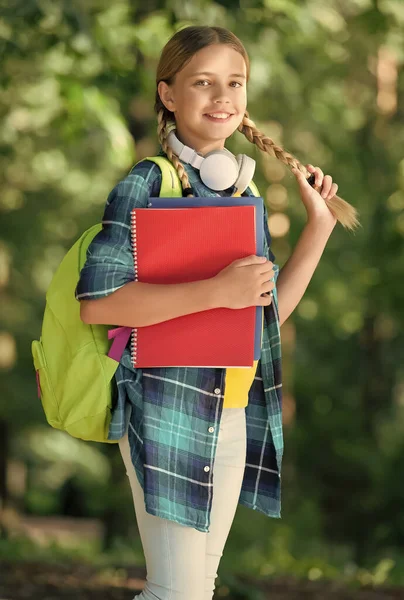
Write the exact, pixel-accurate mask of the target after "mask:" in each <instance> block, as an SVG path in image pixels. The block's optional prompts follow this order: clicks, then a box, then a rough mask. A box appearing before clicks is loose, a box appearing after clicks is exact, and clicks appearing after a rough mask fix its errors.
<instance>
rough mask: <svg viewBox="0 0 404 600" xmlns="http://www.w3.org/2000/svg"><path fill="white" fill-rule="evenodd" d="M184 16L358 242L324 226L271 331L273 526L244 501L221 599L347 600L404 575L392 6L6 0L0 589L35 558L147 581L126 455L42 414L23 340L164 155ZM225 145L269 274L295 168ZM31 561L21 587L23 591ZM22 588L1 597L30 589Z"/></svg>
mask: <svg viewBox="0 0 404 600" xmlns="http://www.w3.org/2000/svg"><path fill="white" fill-rule="evenodd" d="M191 24H215V25H221V26H224V27H227V28H229V29H231V30H232V31H233V32H234V33H235V34H236V35H238V36H239V37H240V39H241V40H242V41H243V43H244V45H245V46H246V48H247V51H248V53H249V56H250V60H251V80H250V83H249V86H248V109H249V112H250V115H251V117H252V119H253V120H254V121H255V122H256V124H257V125H258V127H259V128H260V129H261V130H262V131H264V132H266V133H267V134H268V135H269V136H270V137H271V138H273V139H274V140H275V141H276V142H277V143H279V144H280V145H282V146H283V147H284V148H286V149H287V150H289V151H290V152H292V153H293V154H294V155H295V156H297V157H298V158H299V159H300V160H301V162H303V163H304V164H307V163H311V164H313V165H316V166H320V167H321V169H322V170H323V171H324V172H325V173H329V174H331V175H332V177H333V179H334V181H336V182H337V183H338V185H339V191H338V195H340V196H341V197H343V198H344V199H346V200H347V201H348V202H350V203H352V204H353V205H354V206H355V207H356V208H357V209H358V211H359V215H360V220H361V227H360V228H359V229H358V230H357V231H356V232H355V233H348V232H347V231H345V230H344V229H343V228H342V227H341V226H340V225H338V226H337V227H336V228H335V230H334V232H333V233H332V236H331V238H330V240H329V242H328V244H327V247H326V249H325V252H324V254H323V256H322V259H321V261H320V264H319V266H318V268H317V270H316V272H315V274H314V276H313V279H312V281H311V283H310V285H309V287H308V289H307V291H306V293H305V295H304V297H303V299H302V301H301V302H300V304H299V306H298V307H297V309H296V310H295V312H294V313H293V315H292V316H291V317H290V318H289V320H288V321H287V322H286V323H285V324H284V325H283V327H282V332H281V333H282V342H283V357H284V358H283V365H284V366H283V370H284V388H285V389H284V431H285V446H286V449H285V458H284V467H283V510H282V517H283V518H282V519H281V520H274V519H269V518H267V517H265V516H263V515H261V514H258V513H255V512H254V511H252V510H249V509H247V508H245V507H241V506H239V507H238V510H237V514H236V518H235V521H234V524H233V527H232V530H231V533H230V536H229V538H228V542H227V545H226V548H225V552H224V555H223V558H222V561H221V564H220V569H219V579H218V580H217V584H218V588H217V597H223V598H229V599H230V598H248V599H250V600H261V599H263V598H266V597H274V598H281V597H282V598H283V597H285V598H286V597H288V598H292V597H295V596H293V595H292V594H293V592H292V591H289V595H285V596H281V595H280V594H281V591H280V590H281V587H279V589H278V592H277V593H278V595H276V594H275V595H271V596H269V595H268V596H267V595H266V594H267V592H266V591H265V589H268V590H269V589H270V586H271V585H272V583H273V582H274V581H278V580H279V581H283V582H284V586H285V589H286V587H287V586H288V585H289V584H290V582H291V581H296V582H298V583H296V585H298V586H300V587H299V588H298V589H300V590H302V589H303V587H304V586H313V587H312V588H310V589H312V590H313V591H312V595H309V596H307V597H310V598H315V597H317V596H315V593H316V592H315V590H316V589H317V587H316V585H318V586H320V585H323V586H327V585H330V588H329V590H330V591H329V594H328V595H324V596H321V598H323V597H327V598H328V597H345V596H342V595H341V596H332V594H331V590H334V591H335V589H336V588H335V585H337V584H338V586H342V585H344V586H346V588H347V589H348V588H349V589H351V588H354V589H356V594H357V595H355V596H353V597H355V598H360V597H362V596H359V590H360V588H362V587H363V586H367V588H368V589H371V588H373V587H375V586H376V587H377V589H378V590H379V592H378V593H379V594H382V589H385V586H387V585H393V584H394V585H396V586H404V550H403V543H404V509H403V500H404V477H403V472H404V436H403V433H404V369H403V363H404V332H403V321H404V283H403V266H402V265H403V261H404V249H403V241H404V153H403V148H404V105H403V92H404V89H403V88H404V78H403V69H402V65H403V59H404V34H403V32H404V3H403V2H402V1H401V0H378V1H376V0H330V1H328V2H323V1H322V0H239V1H236V0H221V1H218V0H217V1H212V0H192V2H191V1H190V0H182V1H179V0H167V1H166V2H163V1H160V0H149V1H148V2H139V1H138V0H134V1H132V2H130V1H129V0H114V2H109V1H107V0H71V1H70V2H65V1H62V0H9V1H6V0H2V1H0V57H1V68H0V120H1V126H0V299H1V311H0V497H1V511H2V512H1V526H0V530H1V537H0V560H1V562H2V564H3V566H4V565H7V568H3V570H0V573H2V576H3V584H4V585H5V586H6V585H7V583H4V582H7V581H8V579H7V578H8V577H9V576H10V572H11V571H12V569H13V568H15V565H16V564H18V565H19V568H21V569H23V568H25V569H29V565H30V563H32V561H37V562H38V564H37V567H36V569H37V571H38V572H41V569H43V572H44V573H45V571H46V569H47V568H50V565H52V564H54V565H55V568H56V564H61V563H63V564H64V565H65V567H66V565H76V567H77V565H82V566H83V565H93V566H94V567H96V568H97V569H98V571H97V573H98V574H100V573H101V575H100V577H101V578H103V579H102V581H103V585H104V584H105V585H106V586H110V588H111V589H113V588H114V586H115V588H116V589H115V592H114V593H115V594H118V592H119V590H120V591H121V592H122V596H118V595H115V596H113V595H110V596H109V595H108V594H105V595H104V596H103V597H104V598H107V597H108V598H118V597H119V598H120V597H122V598H131V597H132V596H133V590H134V589H135V588H136V586H137V585H138V584H139V581H140V580H139V581H138V580H137V579H134V575H133V573H134V572H135V571H134V570H133V569H135V568H139V569H140V571H139V573H140V578H141V573H142V569H144V559H143V553H142V549H141V544H140V540H139V536H138V531H137V526H136V520H135V516H134V510H133V504H132V500H131V495H130V491H129V485H128V481H127V478H126V475H125V472H124V468H123V464H122V463H121V459H120V455H119V450H118V448H117V446H115V445H114V446H109V445H102V444H95V443H86V442H81V441H80V440H76V439H73V438H71V437H69V436H67V435H65V434H63V433H62V432H60V431H57V430H53V429H51V428H50V427H49V426H48V425H47V423H46V420H45V417H44V413H43V411H42V407H41V404H40V401H39V400H38V398H37V394H36V383H35V372H34V368H33V364H32V357H31V341H32V340H33V339H38V338H39V335H40V329H41V321H42V316H43V310H44V306H45V293H46V290H47V287H48V285H49V283H50V281H51V278H52V275H53V273H54V272H55V270H56V268H57V266H58V264H59V262H60V261H61V259H62V257H63V256H64V254H65V253H66V251H67V250H68V248H69V247H70V246H71V245H72V244H73V242H74V241H75V240H76V239H77V238H78V237H79V236H80V235H81V233H82V232H83V231H84V230H85V229H86V228H88V227H89V226H90V225H92V224H94V223H96V222H99V221H100V219H101V217H102V213H103V208H104V204H105V200H106V198H107V195H108V193H109V191H110V190H111V189H112V187H113V186H114V185H115V184H116V183H117V181H119V179H121V178H122V177H124V176H125V175H126V173H127V172H128V171H129V169H130V168H131V166H132V165H133V164H134V163H135V162H136V161H138V160H140V159H141V158H143V157H144V156H147V155H152V154H156V152H157V149H158V143H157V137H156V119H155V115H154V113H153V103H154V93H155V69H156V65H157V61H158V57H159V54H160V51H161V49H162V47H163V46H164V44H165V43H166V42H167V41H168V39H169V37H170V36H171V35H172V34H173V33H174V32H175V31H176V30H177V29H178V28H180V27H182V26H185V25H191ZM228 148H229V149H230V150H232V151H233V152H235V153H239V152H240V153H242V152H245V153H248V154H250V155H251V156H252V157H253V158H254V159H255V160H256V161H257V170H256V176H255V182H256V183H257V185H258V187H259V189H260V191H261V194H262V196H263V197H264V198H265V201H266V204H267V207H268V211H269V215H270V216H269V228H270V231H271V234H272V237H273V248H272V249H273V251H274V253H275V255H276V261H277V263H279V265H280V266H282V265H283V264H284V263H285V262H286V260H287V258H288V256H289V255H290V253H291V252H292V251H293V248H294V246H295V244H296V241H297V239H298V237H299V235H300V233H301V231H302V229H303V227H304V225H305V211H304V208H303V205H302V203H301V201H300V198H299V194H298V186H297V183H296V180H295V178H294V176H293V175H292V174H291V173H290V171H289V170H288V169H287V168H285V167H284V166H283V165H282V164H281V163H280V162H279V161H277V160H276V159H274V158H269V157H267V156H264V155H263V154H262V153H261V152H260V151H259V150H258V149H257V148H256V147H255V146H253V145H251V144H250V143H249V142H248V141H247V140H246V139H245V138H244V136H242V135H241V134H239V133H237V132H236V133H235V134H234V135H233V136H232V138H230V139H229V141H228ZM13 565H14V566H13ZM24 565H25V567H24ZM41 565H42V566H41ZM89 568H90V567H89ZM72 569H73V570H74V567H72ZM100 569H101V571H100ZM131 569H132V571H131ZM76 571H77V569H76ZM27 572H28V571H27ZM27 572H25V571H24V570H22V571H21V573H22V575H21V578H22V580H24V578H26V579H27V581H29V582H30V583H31V585H33V581H34V579H33V576H32V575H31V576H29V575H27ZM46 572H47V573H48V571H46ZM66 572H67V571H66ZM49 573H50V572H49ZM128 573H129V574H130V573H132V578H131V579H130V577H129V575H128ZM66 576H67V575H66ZM0 577H1V575H0ZM51 577H52V576H51V574H48V575H46V577H45V576H44V580H46V581H47V582H49V581H50V579H51ZM63 577H64V575H63ZM248 578H250V580H249V581H250V583H249V584H248V585H247V584H246V583H245V582H246V581H247V580H248ZM279 578H281V579H279ZM79 579H80V578H79ZM89 580H90V578H89V577H87V576H86V577H83V578H82V580H81V582H80V581H79V582H78V583H77V590H84V589H86V590H87V587H86V586H88V585H89V583H88V582H89ZM134 581H135V583H133V582H134ZM251 581H252V582H253V583H251ZM128 582H132V583H131V584H129V583H128ZM136 582H137V583H136ZM243 582H244V583H243ZM42 583H43V581H42ZM10 585H11V584H10ZM40 585H42V584H41V583H37V586H40ZM55 585H56V584H55ZM94 585H95V584H94ZM139 585H140V584H139ZM279 585H281V584H279ZM265 586H267V588H265ZM332 586H334V587H332ZM378 586H380V587H378ZM17 587H18V586H17V584H15V585H14V588H13V589H14V594H15V595H14V596H11V593H12V592H10V591H9V589H8V588H7V593H8V595H7V599H12V600H14V598H17V597H18V598H19V597H21V598H22V597H25V596H18V593H17ZM56 587H57V586H56ZM56 587H55V589H56ZM4 589H6V588H4ZM35 589H39V587H37V588H35V586H34V587H33V588H32V594H31V596H30V597H32V598H34V596H35ZM288 589H289V588H288ZM296 589H297V588H296ZM304 589H306V588H304ZM319 589H320V588H319ZM324 589H326V588H324ZM338 589H342V587H341V588H340V587H338ZM0 590H1V584H0ZM77 590H76V591H77ZM290 590H291V588H290ZM87 592H88V594H90V592H89V591H88V590H87ZM87 592H86V593H87ZM4 593H5V592H4V591H3V594H4ZM21 593H22V592H21ZM83 593H84V592H83ZM108 593H112V592H108ZM333 593H334V592H333ZM340 593H341V594H342V592H340ZM400 593H402V594H403V595H397V598H398V597H400V598H401V597H404V588H403V590H402V592H400ZM60 594H62V592H61V591H60ZM41 597H42V599H45V598H47V596H46V594H45V593H42V596H41ZM52 597H59V596H57V594H56V592H55V595H54V596H52ZM60 597H62V596H60ZM66 597H72V594H71V595H70V596H66ZM75 597H79V595H78V594H77V595H76V596H75ZM80 597H81V596H80ZM84 597H92V596H91V595H89V596H84V595H83V598H84ZM98 597H100V596H98ZM296 597H301V596H296ZM318 597H320V596H318ZM346 597H348V596H346ZM366 597H367V596H366ZM369 597H370V596H369ZM375 597H383V596H381V595H378V596H375ZM386 597H387V596H386ZM388 597H389V598H390V597H393V596H388ZM394 597H395V596H394ZM94 598H95V596H94ZM372 598H373V596H372Z"/></svg>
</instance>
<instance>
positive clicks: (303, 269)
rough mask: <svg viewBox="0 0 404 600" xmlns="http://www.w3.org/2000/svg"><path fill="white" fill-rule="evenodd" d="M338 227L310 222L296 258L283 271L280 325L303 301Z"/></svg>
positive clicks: (295, 251)
mask: <svg viewBox="0 0 404 600" xmlns="http://www.w3.org/2000/svg"><path fill="white" fill-rule="evenodd" d="M334 225H335V223H330V221H329V220H323V219H311V220H310V219H309V221H308V222H307V224H306V226H305V228H304V229H303V231H302V234H301V236H300V238H299V240H298V242H297V244H296V247H295V249H294V251H293V253H292V255H291V256H290V257H289V259H288V260H287V262H286V263H285V265H284V266H283V267H282V269H281V270H280V272H279V276H278V279H277V293H278V307H279V322H280V325H282V324H283V323H284V322H285V321H286V319H287V318H288V317H289V316H290V315H291V314H292V312H293V311H294V309H295V308H296V306H297V305H298V304H299V302H300V300H301V299H302V297H303V294H304V292H305V291H306V288H307V286H308V285H309V283H310V280H311V278H312V276H313V273H314V271H315V269H316V267H317V265H318V262H319V260H320V258H321V255H322V254H323V251H324V248H325V246H326V244H327V241H328V238H329V237H330V235H331V233H332V231H333V229H334Z"/></svg>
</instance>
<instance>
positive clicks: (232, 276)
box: [214, 255, 274, 309]
mask: <svg viewBox="0 0 404 600" xmlns="http://www.w3.org/2000/svg"><path fill="white" fill-rule="evenodd" d="M273 276H274V270H273V264H272V263H271V262H269V261H267V259H266V258H265V257H264V256H255V255H252V256H247V257H246V258H242V259H239V260H236V261H233V262H232V263H231V264H230V265H228V266H227V267H225V268H224V269H222V271H220V273H218V274H217V275H216V276H215V278H214V279H215V280H216V281H217V284H218V289H219V290H220V292H221V293H220V298H221V299H220V300H219V303H220V305H221V306H224V307H226V308H232V309H240V308H245V307H247V306H259V305H260V306H265V305H266V304H268V301H264V300H263V298H262V294H263V293H265V292H268V291H270V290H272V289H273V283H270V282H269V280H270V279H271V278H272V277H273Z"/></svg>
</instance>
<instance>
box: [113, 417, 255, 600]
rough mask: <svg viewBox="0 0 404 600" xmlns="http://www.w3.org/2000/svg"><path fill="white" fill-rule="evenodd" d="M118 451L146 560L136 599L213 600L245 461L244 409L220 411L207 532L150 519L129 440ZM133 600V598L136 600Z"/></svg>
mask: <svg viewBox="0 0 404 600" xmlns="http://www.w3.org/2000/svg"><path fill="white" fill-rule="evenodd" d="M119 448H120V451H121V454H122V458H123V461H124V463H125V467H126V473H127V475H128V477H129V482H130V485H131V488H132V494H133V501H134V505H135V512H136V519H137V524H138V529H139V533H140V538H141V541H142V546H143V552H144V556H145V561H146V570H147V576H146V585H145V587H144V589H143V591H142V592H141V594H139V595H137V596H135V599H137V600H212V597H213V592H214V589H215V579H216V577H217V569H218V566H219V562H220V559H221V557H222V555H223V548H224V545H225V543H226V540H227V537H228V534H229V531H230V527H231V524H232V522H233V519H234V515H235V512H236V508H237V504H238V499H239V496H240V490H241V485H242V481H243V475H244V469H245V457H246V420H245V408H224V409H223V412H222V417H221V423H220V428H219V435H218V444H217V450H216V456H215V464H214V485H213V502H212V509H211V522H210V527H209V529H210V531H209V533H204V532H202V531H198V530H196V529H194V528H193V527H187V526H185V525H181V524H179V523H176V522H175V521H170V520H168V519H163V518H160V517H157V516H155V515H150V514H149V513H147V512H146V511H145V505H144V496H143V490H142V487H141V485H140V484H139V482H138V479H137V476H136V471H135V469H134V467H133V465H132V461H131V458H130V450H129V442H128V436H127V435H126V436H125V437H123V438H122V439H121V440H120V442H119ZM135 599H134V600H135Z"/></svg>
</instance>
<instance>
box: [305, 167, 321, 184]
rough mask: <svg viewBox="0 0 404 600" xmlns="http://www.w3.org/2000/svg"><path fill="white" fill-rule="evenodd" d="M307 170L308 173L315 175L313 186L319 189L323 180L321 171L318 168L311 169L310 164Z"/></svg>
mask: <svg viewBox="0 0 404 600" xmlns="http://www.w3.org/2000/svg"><path fill="white" fill-rule="evenodd" d="M307 169H308V171H310V173H314V175H315V181H314V185H315V186H316V187H320V188H321V184H322V183H323V178H324V173H323V171H322V170H321V169H320V167H313V165H310V164H308V165H307Z"/></svg>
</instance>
